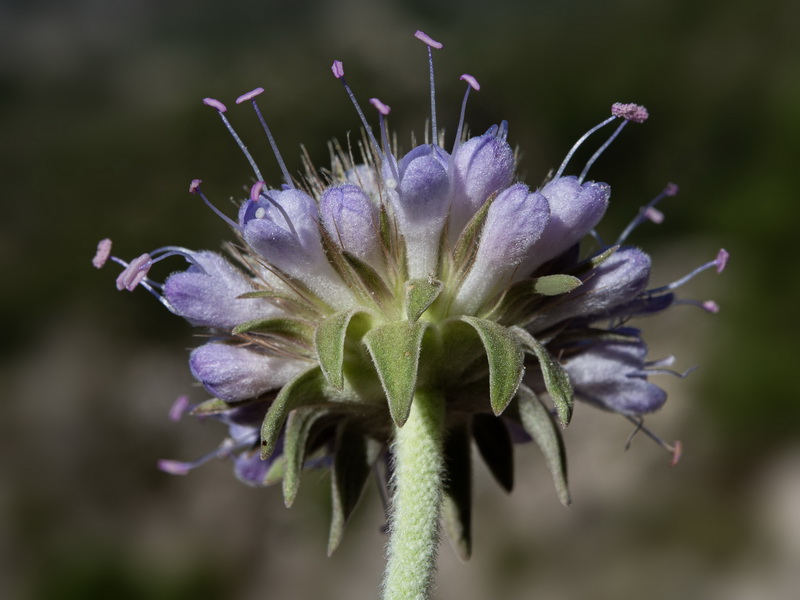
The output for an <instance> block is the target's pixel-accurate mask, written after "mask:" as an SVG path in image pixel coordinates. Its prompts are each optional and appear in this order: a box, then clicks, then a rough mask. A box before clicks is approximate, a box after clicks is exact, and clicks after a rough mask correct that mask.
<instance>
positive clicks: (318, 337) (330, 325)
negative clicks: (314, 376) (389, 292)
mask: <svg viewBox="0 0 800 600" xmlns="http://www.w3.org/2000/svg"><path fill="white" fill-rule="evenodd" d="M357 314H362V315H366V313H363V312H359V311H355V310H348V311H343V312H339V313H336V314H334V315H331V316H329V317H328V318H327V319H325V320H324V321H323V322H322V323H320V324H319V326H318V327H317V330H316V331H315V332H314V347H315V349H316V351H317V359H318V360H319V365H320V367H321V368H322V373H323V374H324V375H325V379H327V380H328V383H330V384H331V385H332V386H333V388H334V389H336V390H339V391H341V390H342V389H343V388H344V373H343V371H342V369H343V365H344V343H345V338H346V336H347V328H348V327H349V326H350V321H351V320H352V318H353V317H354V316H355V315H357Z"/></svg>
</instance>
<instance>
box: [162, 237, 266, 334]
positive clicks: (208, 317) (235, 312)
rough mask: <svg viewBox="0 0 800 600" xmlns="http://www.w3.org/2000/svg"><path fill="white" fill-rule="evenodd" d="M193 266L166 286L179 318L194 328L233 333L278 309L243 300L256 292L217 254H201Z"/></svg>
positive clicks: (176, 275) (170, 279)
mask: <svg viewBox="0 0 800 600" xmlns="http://www.w3.org/2000/svg"><path fill="white" fill-rule="evenodd" d="M193 258H194V259H195V261H196V262H197V264H198V265H200V267H202V269H203V270H205V272H203V270H201V269H200V268H198V267H197V266H195V265H192V266H191V267H189V268H188V269H186V270H185V271H181V272H178V273H173V274H172V275H170V276H169V277H168V278H167V280H166V282H165V283H164V297H165V298H166V299H167V300H168V301H169V303H170V305H172V307H173V309H174V310H175V312H176V314H178V315H180V316H182V317H184V318H185V319H186V320H187V321H189V322H190V323H191V324H192V325H197V326H202V327H213V328H215V329H226V330H230V329H233V328H234V327H236V325H238V324H239V323H243V322H245V321H252V320H254V319H258V318H261V319H264V318H267V317H269V316H270V315H273V314H277V312H278V309H276V308H275V307H274V306H273V305H271V304H270V303H269V302H266V301H265V300H262V299H260V298H239V296H241V295H242V294H245V293H247V292H252V291H254V289H255V288H254V286H253V284H252V283H251V281H250V280H249V279H248V278H247V277H246V276H245V275H244V273H242V272H241V271H239V270H238V269H237V268H235V267H234V266H233V265H232V264H231V263H229V262H228V261H227V260H225V258H223V257H222V256H220V255H219V254H217V253H215V252H198V253H196V254H194V255H193Z"/></svg>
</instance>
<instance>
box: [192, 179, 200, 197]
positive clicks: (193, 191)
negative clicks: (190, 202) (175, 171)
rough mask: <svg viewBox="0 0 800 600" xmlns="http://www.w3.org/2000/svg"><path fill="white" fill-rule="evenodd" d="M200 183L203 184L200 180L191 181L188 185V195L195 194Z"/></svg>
mask: <svg viewBox="0 0 800 600" xmlns="http://www.w3.org/2000/svg"><path fill="white" fill-rule="evenodd" d="M201 183H203V180H202V179H192V183H190V184H189V193H190V194H196V193H197V190H199V189H200V184H201Z"/></svg>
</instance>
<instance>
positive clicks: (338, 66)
mask: <svg viewBox="0 0 800 600" xmlns="http://www.w3.org/2000/svg"><path fill="white" fill-rule="evenodd" d="M331 72H333V76H334V77H336V79H338V80H339V81H341V82H342V85H343V86H344V90H345V91H346V92H347V95H348V96H349V97H350V101H351V102H352V103H353V106H354V107H355V109H356V112H357V113H358V118H359V119H361V124H362V125H363V126H364V131H366V132H367V137H368V138H369V143H370V144H372V149H373V150H374V151H375V154H376V155H377V156H380V155H381V147H380V145H379V144H378V140H376V139H375V135H374V134H373V133H372V129H371V128H370V126H369V123H367V117H366V116H364V111H363V110H361V105H360V104H359V103H358V100H356V96H355V94H354V93H353V90H351V89H350V86H349V85H347V82H346V81H345V80H344V64H343V63H342V61H340V60H334V61H333V64H332V65H331ZM259 179H261V178H260V177H259Z"/></svg>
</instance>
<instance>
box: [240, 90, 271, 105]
mask: <svg viewBox="0 0 800 600" xmlns="http://www.w3.org/2000/svg"><path fill="white" fill-rule="evenodd" d="M263 93H264V88H262V87H257V88H256V89H254V90H251V91H249V92H247V93H245V94H242V95H241V96H239V97H238V98H237V99H236V104H241V103H242V102H247V101H248V100H252V99H253V98H255V97H256V96H260V95H261V94H263Z"/></svg>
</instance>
